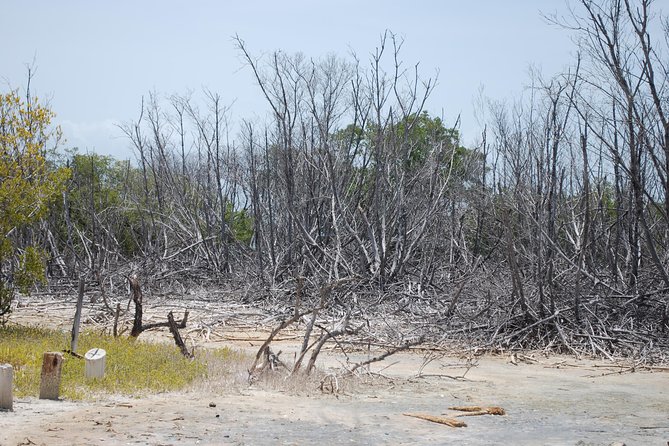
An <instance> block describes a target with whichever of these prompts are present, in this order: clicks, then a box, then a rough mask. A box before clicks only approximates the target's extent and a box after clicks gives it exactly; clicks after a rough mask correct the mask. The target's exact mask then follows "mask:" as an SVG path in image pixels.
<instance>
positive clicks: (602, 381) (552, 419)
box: [0, 354, 669, 446]
mask: <svg viewBox="0 0 669 446" xmlns="http://www.w3.org/2000/svg"><path fill="white" fill-rule="evenodd" d="M395 361H399V362H398V363H397V364H395V365H394V366H392V367H390V368H388V369H386V370H384V373H385V374H386V375H387V376H388V377H389V378H390V379H377V380H375V381H374V382H368V383H361V384H357V385H356V386H355V389H354V390H353V391H352V392H348V393H345V394H343V395H341V394H340V395H338V396H333V395H325V394H322V393H321V392H320V391H318V390H315V389H304V390H301V391H296V392H281V391H272V390H262V389H257V388H253V387H251V388H239V389H236V390H232V391H230V392H227V393H220V392H216V390H215V389H214V390H212V391H210V392H203V391H201V390H200V391H193V392H186V393H179V394H162V395H154V396H151V397H148V398H142V399H132V398H109V399H104V400H101V401H97V402H94V403H73V402H69V401H63V402H47V401H41V400H36V399H24V400H19V401H17V402H16V404H15V411H14V412H13V413H0V444H2V445H12V446H13V445H19V444H38V445H42V444H44V445H73V444H77V445H84V444H149V445H167V444H175V445H176V444H231V445H246V444H248V445H254V444H286V445H292V444H295V445H306V444H322V445H326V444H328V445H329V444H369V445H374V444H425V445H427V444H462V445H487V444H514V445H537V444H547V445H567V444H572V445H576V444H580V445H590V444H593V445H610V444H611V443H614V442H616V441H619V442H624V443H626V444H627V445H653V444H656V445H666V444H667V441H669V416H668V415H667V414H669V394H668V393H667V391H668V387H669V386H667V384H668V383H669V380H668V378H669V375H668V374H667V373H648V372H643V373H626V374H611V375H605V376H602V374H603V373H609V372H611V370H610V369H603V368H600V367H595V366H596V365H597V364H595V363H592V362H589V361H578V362H576V361H574V360H573V359H559V358H551V359H548V360H544V361H542V362H543V364H531V365H530V364H519V365H517V366H516V365H512V364H510V363H508V362H507V361H506V360H504V359H502V358H484V359H481V360H479V363H478V365H477V366H476V367H475V368H473V369H471V370H470V371H469V372H468V373H467V375H466V378H467V380H464V381H463V380H458V381H455V380H452V379H449V378H443V377H430V378H420V379H415V378H414V379H409V376H410V375H411V374H414V373H415V372H416V370H417V366H419V365H420V362H421V358H420V357H418V356H417V355H411V354H403V355H401V356H399V357H398V358H396V359H395ZM453 361H455V360H454V359H448V358H444V359H442V360H441V361H440V363H436V364H435V363H433V364H431V367H430V368H429V369H428V370H426V371H427V372H429V373H438V372H439V371H440V366H444V365H445V364H452V363H453ZM386 365H387V364H386ZM558 367H559V368H558ZM378 368H380V366H379V367H377V369H378ZM441 371H442V372H443V373H448V374H451V375H455V374H461V373H463V372H464V369H457V368H454V367H452V366H448V368H447V369H442V370H441ZM210 403H214V404H215V405H216V406H215V407H210ZM454 405H495V406H501V407H503V408H504V409H506V411H507V415H506V416H479V417H464V418H462V419H463V420H464V421H466V422H467V424H468V427H466V428H450V427H446V426H442V425H438V424H433V423H430V422H427V421H423V420H419V419H415V418H409V417H406V416H403V415H402V414H403V413H406V412H412V413H428V414H433V415H440V414H446V413H453V412H452V411H449V410H448V407H450V406H454Z"/></svg>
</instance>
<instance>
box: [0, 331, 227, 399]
mask: <svg viewBox="0 0 669 446" xmlns="http://www.w3.org/2000/svg"><path fill="white" fill-rule="evenodd" d="M69 346H70V334H69V333H64V332H60V331H57V330H51V329H46V328H40V327H24V326H20V325H5V326H0V363H9V364H12V366H13V367H14V392H15V395H16V396H18V397H22V396H38V395H39V383H40V372H41V367H42V355H43V354H44V352H47V351H62V350H64V349H68V348H69ZM91 348H102V349H104V350H106V352H107V358H106V372H105V376H104V378H100V379H86V378H85V377H84V367H85V361H84V360H83V359H78V358H75V357H73V356H71V355H69V354H63V356H64V363H63V372H62V380H61V387H60V395H61V397H63V398H67V399H88V398H93V397H95V396H96V395H99V394H110V393H118V394H124V395H142V394H145V393H154V392H167V391H174V390H180V389H183V388H185V387H186V386H188V385H189V384H191V383H192V382H193V381H195V380H196V379H198V378H205V377H206V375H207V372H208V369H209V367H208V364H207V363H206V362H204V361H203V360H201V359H195V360H188V359H186V358H184V357H183V356H182V355H181V353H180V352H179V350H178V349H177V347H176V346H174V345H168V344H151V343H147V342H142V341H141V340H138V339H131V338H127V337H117V338H114V337H112V336H107V335H101V334H98V333H94V332H84V333H81V335H80V336H79V345H78V348H77V351H78V352H79V353H81V354H83V353H85V352H86V351H88V350H89V349H91ZM226 350H228V349H222V351H221V352H220V353H217V354H215V355H214V357H215V358H220V360H224V358H226V356H228V355H230V352H229V351H228V352H226ZM210 357H211V356H210Z"/></svg>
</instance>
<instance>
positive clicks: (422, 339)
mask: <svg viewBox="0 0 669 446" xmlns="http://www.w3.org/2000/svg"><path fill="white" fill-rule="evenodd" d="M423 342H425V337H424V336H421V337H420V338H418V339H416V340H413V341H407V342H405V343H404V344H403V345H400V346H399V347H395V348H392V349H390V350H388V351H387V352H385V353H383V354H381V355H379V356H375V357H373V358H370V359H368V360H366V361H362V362H359V363H357V364H355V365H354V366H353V367H352V368H351V369H350V370H349V371H348V373H349V374H353V372H355V371H356V370H358V369H359V368H360V367H364V366H366V365H369V364H372V363H374V362H379V361H383V360H384V359H386V358H387V357H388V356H392V355H394V354H395V353H398V352H401V351H403V350H407V349H409V348H411V347H414V346H416V345H420V344H422V343H423Z"/></svg>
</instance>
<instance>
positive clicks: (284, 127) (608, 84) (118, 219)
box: [47, 0, 669, 354]
mask: <svg viewBox="0 0 669 446" xmlns="http://www.w3.org/2000/svg"><path fill="white" fill-rule="evenodd" d="M576 3H577V4H576V5H574V12H573V15H572V16H571V17H569V18H567V19H563V18H555V19H552V20H553V21H554V22H555V23H556V24H558V25H561V26H564V27H566V28H569V29H571V31H572V32H573V34H574V37H575V41H576V43H577V49H578V57H577V60H576V61H575V63H574V65H573V66H572V67H571V68H570V69H568V70H566V72H565V73H562V74H559V75H556V76H554V77H551V78H548V79H546V78H543V77H541V76H538V75H536V76H533V78H532V85H531V88H530V89H528V95H527V97H525V98H523V99H519V100H518V101H517V102H515V103H513V104H502V103H497V102H494V101H488V102H487V105H486V106H485V112H486V116H487V118H486V120H485V127H484V129H483V131H482V134H481V139H480V143H479V144H478V145H477V146H476V147H469V148H465V147H462V145H461V142H460V140H459V135H458V131H457V123H454V128H449V127H447V126H446V125H445V124H444V123H443V122H442V121H441V119H439V118H437V117H434V116H431V115H429V114H428V113H427V111H426V110H425V103H426V101H427V99H428V97H429V96H430V94H431V92H432V89H433V88H434V85H435V82H434V80H433V79H426V78H423V77H422V75H421V73H420V72H419V70H418V65H415V66H413V65H411V66H409V65H406V64H405V63H404V62H402V60H401V42H400V41H398V40H397V39H396V38H395V36H393V35H391V34H386V35H385V36H383V38H382V40H381V42H380V45H379V47H378V48H376V50H375V51H374V52H373V53H372V54H371V56H370V57H369V59H368V60H360V59H358V58H356V57H349V58H340V57H337V56H328V57H325V58H321V59H309V58H306V57H304V56H303V55H301V54H296V55H289V54H285V53H283V52H280V51H279V52H275V53H273V54H270V55H267V56H266V57H264V58H259V59H257V58H255V57H254V56H253V54H252V52H251V51H250V50H249V49H248V48H247V46H246V45H245V43H244V42H243V41H242V40H241V39H239V38H237V39H236V41H235V42H236V45H237V47H238V49H239V51H240V54H241V55H242V57H243V58H244V59H245V61H246V63H247V66H248V69H249V73H251V74H252V75H253V76H254V78H255V80H256V82H257V85H258V87H259V88H260V91H261V92H262V94H263V95H264V97H265V99H266V101H267V104H268V106H269V110H270V115H269V118H268V119H267V120H266V121H265V122H255V121H254V122H252V121H245V122H243V124H242V126H241V129H240V130H238V129H237V128H232V127H231V124H230V116H229V110H228V108H227V107H226V106H224V105H223V104H222V99H221V98H220V97H219V96H218V95H217V94H215V93H211V92H206V93H205V94H204V98H196V99H194V98H192V97H190V96H173V97H169V98H161V97H159V96H158V95H156V94H151V95H150V96H149V98H148V100H147V101H145V102H144V101H143V103H142V106H141V108H140V113H139V117H138V118H137V120H136V121H133V122H129V123H126V124H124V125H122V126H121V128H122V130H123V132H124V133H125V134H126V135H127V137H128V140H129V141H131V143H132V146H133V148H134V152H135V154H136V163H130V162H120V161H116V160H113V159H109V158H104V157H100V156H96V155H90V156H89V155H76V156H74V157H73V158H72V160H71V161H70V163H71V168H72V170H73V177H72V180H71V184H70V187H69V189H68V192H67V193H66V194H65V195H64V197H63V198H64V200H63V203H62V206H60V207H59V208H58V209H54V211H53V212H52V216H51V221H50V222H49V223H50V224H49V228H50V229H49V237H48V240H49V246H47V248H48V249H50V250H51V268H52V270H51V273H52V275H58V274H61V275H73V274H75V273H76V271H79V270H81V269H82V268H83V269H88V271H90V272H92V273H94V277H96V279H97V280H99V281H104V280H106V279H105V278H109V280H110V283H113V277H114V275H115V274H116V275H119V277H121V276H122V275H123V274H126V273H127V271H128V270H129V269H130V268H131V265H132V266H134V267H141V268H142V269H143V272H144V273H145V274H146V275H147V276H150V277H151V280H152V283H154V284H156V283H164V282H165V281H169V282H170V283H173V282H175V281H181V282H183V281H187V280H189V279H197V280H198V281H200V282H202V281H205V280H211V281H219V282H224V281H229V282H232V283H237V284H239V283H242V282H244V283H246V284H249V286H252V287H253V289H255V290H258V294H255V295H256V296H259V297H262V296H270V295H281V294H280V293H279V294H277V291H276V290H282V289H290V290H296V289H297V291H296V292H295V293H292V294H291V296H293V297H294V298H295V300H299V299H308V298H309V297H310V296H312V297H313V298H314V299H318V298H319V295H318V294H319V293H318V291H319V290H322V289H323V287H325V286H326V285H327V284H332V283H341V282H342V281H344V282H346V283H347V285H346V286H345V287H340V288H339V289H341V290H342V291H340V292H338V293H333V296H334V297H333V298H334V299H335V300H336V301H337V302H338V303H339V304H341V305H344V306H348V305H351V304H350V303H351V302H353V301H355V302H358V300H361V301H362V300H364V301H366V302H374V303H375V304H382V303H391V304H392V306H393V308H394V309H395V311H398V312H400V313H401V314H404V315H407V316H408V317H410V318H411V319H412V321H413V322H414V323H415V325H416V326H418V327H421V329H422V330H423V331H425V332H431V333H441V332H442V331H445V332H446V334H447V335H448V334H449V333H450V334H451V335H452V336H455V334H457V333H460V334H462V333H467V332H474V333H477V334H478V336H479V337H480V338H482V339H488V340H489V341H490V342H492V343H494V344H496V345H503V346H506V345H523V346H538V345H542V346H546V345H549V346H553V347H556V348H558V349H573V348H584V347H585V348H588V349H591V350H592V351H593V352H594V353H597V354H599V353H604V352H611V351H638V350H639V349H643V348H646V347H652V344H653V342H655V343H657V342H660V343H661V344H662V343H663V345H664V346H665V347H666V345H667V344H666V335H665V334H664V333H665V332H666V330H667V329H668V328H669V275H668V273H667V267H668V264H669V250H668V249H667V247H668V245H669V233H668V230H669V84H668V82H669V66H668V65H667V61H668V59H667V57H669V53H668V52H667V51H668V50H669V46H668V42H669V22H667V19H666V18H664V17H662V16H660V15H653V14H657V12H653V11H652V8H651V7H652V6H653V5H652V2H651V1H649V0H605V1H601V2H592V1H589V0H580V1H579V2H576ZM651 31H652V34H651ZM233 141H234V142H233ZM131 262H132V263H131ZM272 293H274V294H272ZM295 294H296V295H297V296H296V297H295ZM606 354H608V353H606Z"/></svg>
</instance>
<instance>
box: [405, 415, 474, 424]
mask: <svg viewBox="0 0 669 446" xmlns="http://www.w3.org/2000/svg"><path fill="white" fill-rule="evenodd" d="M402 415H404V416H405V417H414V418H420V419H421V420H426V421H431V422H433V423H439V424H445V425H446V426H451V427H467V423H465V422H464V421H460V420H456V419H453V418H447V417H439V416H436V415H428V414H422V413H403V414H402Z"/></svg>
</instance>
